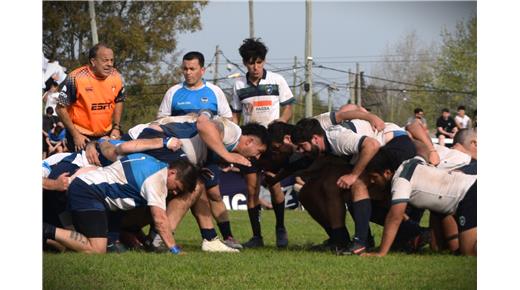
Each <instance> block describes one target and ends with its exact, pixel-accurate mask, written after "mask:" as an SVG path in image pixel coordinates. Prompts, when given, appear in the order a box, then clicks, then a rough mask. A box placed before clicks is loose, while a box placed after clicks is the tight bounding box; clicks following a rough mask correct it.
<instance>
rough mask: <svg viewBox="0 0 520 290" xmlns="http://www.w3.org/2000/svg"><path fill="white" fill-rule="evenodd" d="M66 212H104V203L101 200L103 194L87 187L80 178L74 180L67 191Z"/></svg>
mask: <svg viewBox="0 0 520 290" xmlns="http://www.w3.org/2000/svg"><path fill="white" fill-rule="evenodd" d="M68 195H69V197H68V210H70V211H89V210H97V211H105V210H106V207H105V203H104V202H103V201H102V200H101V197H102V196H103V193H100V192H98V191H97V189H96V188H94V187H92V186H90V185H88V184H87V183H86V182H85V181H83V180H81V179H80V178H74V180H73V181H72V182H71V183H70V185H69V189H68Z"/></svg>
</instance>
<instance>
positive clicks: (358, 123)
mask: <svg viewBox="0 0 520 290" xmlns="http://www.w3.org/2000/svg"><path fill="white" fill-rule="evenodd" d="M313 118H314V119H316V120H318V122H319V123H320V125H321V127H322V128H323V130H327V129H329V128H331V127H333V126H342V127H345V128H346V129H349V130H351V131H353V132H355V133H358V134H360V135H363V136H368V137H372V138H374V139H376V140H377V141H378V142H379V144H380V145H381V146H384V145H385V144H386V143H387V140H385V135H386V133H390V132H396V131H400V132H402V133H405V132H404V130H403V129H402V128H401V127H399V126H397V125H396V124H394V123H385V128H384V129H383V131H381V132H377V131H376V130H374V129H373V128H372V125H371V124H370V122H368V121H365V120H360V119H353V120H350V121H343V122H341V123H337V122H336V117H335V112H334V111H333V112H326V113H323V114H320V115H318V116H315V117H313ZM390 139H391V138H390Z"/></svg>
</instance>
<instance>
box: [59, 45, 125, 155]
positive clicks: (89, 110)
mask: <svg viewBox="0 0 520 290" xmlns="http://www.w3.org/2000/svg"><path fill="white" fill-rule="evenodd" d="M60 89H61V92H60V96H59V99H58V105H57V107H56V109H57V113H58V116H59V117H60V119H61V120H62V122H63V124H64V125H65V127H66V128H67V136H66V138H67V148H68V149H69V150H70V151H71V152H74V151H79V150H82V149H84V148H85V146H86V144H87V143H88V142H89V141H90V140H95V139H98V138H99V137H102V136H107V135H110V137H111V138H113V139H119V138H120V136H121V126H120V121H121V115H122V113H123V102H124V100H125V94H124V84H123V79H122V77H121V75H120V74H119V72H118V71H117V70H116V69H115V68H114V52H113V51H112V49H110V48H109V47H108V46H107V45H106V44H103V43H98V44H96V45H94V46H93V47H92V48H91V49H90V51H89V64H88V65H84V66H82V67H79V68H77V69H75V70H74V71H72V72H71V73H70V74H69V75H68V76H67V78H66V79H65V80H64V81H63V83H62V84H60Z"/></svg>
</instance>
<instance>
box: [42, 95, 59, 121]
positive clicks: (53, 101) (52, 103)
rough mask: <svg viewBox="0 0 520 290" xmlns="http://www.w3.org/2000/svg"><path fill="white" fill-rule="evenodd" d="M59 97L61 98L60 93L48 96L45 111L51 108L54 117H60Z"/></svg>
mask: <svg viewBox="0 0 520 290" xmlns="http://www.w3.org/2000/svg"><path fill="white" fill-rule="evenodd" d="M59 96H60V93H59V92H56V93H52V94H51V93H49V94H47V101H46V102H45V109H47V108H48V107H51V108H52V109H53V112H52V114H53V115H54V116H58V113H56V105H57V104H58V98H59Z"/></svg>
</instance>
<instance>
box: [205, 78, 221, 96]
mask: <svg viewBox="0 0 520 290" xmlns="http://www.w3.org/2000/svg"><path fill="white" fill-rule="evenodd" d="M206 87H207V88H209V89H210V90H212V91H215V92H219V93H220V92H223V91H222V89H221V88H220V87H219V86H217V85H215V84H214V83H212V82H209V81H206Z"/></svg>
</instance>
